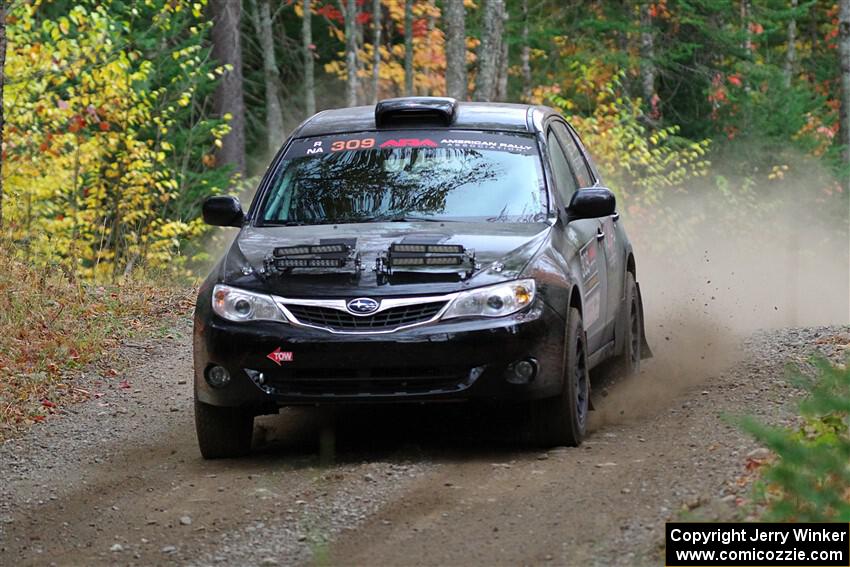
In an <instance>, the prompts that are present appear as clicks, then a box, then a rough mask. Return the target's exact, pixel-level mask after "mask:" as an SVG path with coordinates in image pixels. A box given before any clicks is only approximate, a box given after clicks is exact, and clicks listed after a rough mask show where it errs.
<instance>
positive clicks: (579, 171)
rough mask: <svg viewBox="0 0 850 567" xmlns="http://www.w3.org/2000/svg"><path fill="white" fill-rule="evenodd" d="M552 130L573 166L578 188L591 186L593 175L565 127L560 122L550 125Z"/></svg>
mask: <svg viewBox="0 0 850 567" xmlns="http://www.w3.org/2000/svg"><path fill="white" fill-rule="evenodd" d="M552 129H553V130H554V131H555V135H556V136H557V137H558V140H560V142H561V145H562V146H563V147H564V151H566V153H567V158H568V159H569V161H570V164H572V166H573V171H574V172H575V174H576V179H577V180H578V186H579V188H584V187H591V186H593V183H594V181H593V175H591V174H590V169H588V167H587V162H586V161H585V160H584V156H583V155H582V153H581V150H580V149H579V147H578V145H577V144H576V142H575V140H574V139H573V137H572V135H571V134H570V132H569V131H568V130H567V127H566V125H564V124H563V123H562V122H554V123H553V124H552Z"/></svg>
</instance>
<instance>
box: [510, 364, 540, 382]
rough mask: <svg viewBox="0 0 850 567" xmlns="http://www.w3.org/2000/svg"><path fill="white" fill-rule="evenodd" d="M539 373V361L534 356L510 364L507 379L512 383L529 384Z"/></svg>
mask: <svg viewBox="0 0 850 567" xmlns="http://www.w3.org/2000/svg"><path fill="white" fill-rule="evenodd" d="M536 375H537V361H536V360H534V359H533V358H527V359H525V360H519V361H517V362H514V363H513V364H511V365H510V366H508V369H507V371H506V372H505V379H506V380H507V381H508V382H510V383H511V384H528V383H529V382H531V381H532V380H534V377H535V376H536Z"/></svg>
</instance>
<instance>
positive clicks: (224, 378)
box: [207, 366, 230, 388]
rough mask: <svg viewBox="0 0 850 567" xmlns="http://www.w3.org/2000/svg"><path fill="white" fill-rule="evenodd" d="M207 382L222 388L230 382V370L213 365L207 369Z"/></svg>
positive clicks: (214, 386)
mask: <svg viewBox="0 0 850 567" xmlns="http://www.w3.org/2000/svg"><path fill="white" fill-rule="evenodd" d="M207 382H208V383H209V385H210V386H212V387H213V388H223V387H225V386H227V385H228V384H229V383H230V372H228V371H227V368H225V367H224V366H213V367H212V368H210V369H209V370H207Z"/></svg>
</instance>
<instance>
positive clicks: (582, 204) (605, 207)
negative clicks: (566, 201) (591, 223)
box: [567, 187, 617, 222]
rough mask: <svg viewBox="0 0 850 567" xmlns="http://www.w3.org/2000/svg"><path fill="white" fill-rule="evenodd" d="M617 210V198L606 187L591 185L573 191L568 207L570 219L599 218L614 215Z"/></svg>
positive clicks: (568, 217)
mask: <svg viewBox="0 0 850 567" xmlns="http://www.w3.org/2000/svg"><path fill="white" fill-rule="evenodd" d="M616 210H617V198H616V197H615V196H614V193H612V192H611V190H610V189H606V188H605V187H589V188H587V189H579V190H578V191H576V192H575V193H573V197H572V199H570V206H569V207H567V219H568V222H569V221H574V220H579V219H598V218H599V217H607V216H610V215H613V214H614V213H615V212H616Z"/></svg>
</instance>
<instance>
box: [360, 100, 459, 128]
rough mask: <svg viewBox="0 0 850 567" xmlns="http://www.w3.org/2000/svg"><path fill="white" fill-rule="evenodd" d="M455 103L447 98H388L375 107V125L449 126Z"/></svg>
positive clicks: (455, 109)
mask: <svg viewBox="0 0 850 567" xmlns="http://www.w3.org/2000/svg"><path fill="white" fill-rule="evenodd" d="M456 112H457V101H456V100H455V99H453V98H448V97H431V96H414V97H403V98H389V99H386V100H382V101H380V102H379V103H378V104H377V105H375V125H376V126H377V127H378V128H384V127H388V126H399V125H402V126H410V125H415V124H420V123H426V124H440V125H442V126H451V125H452V123H453V122H454V120H455V113H456Z"/></svg>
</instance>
